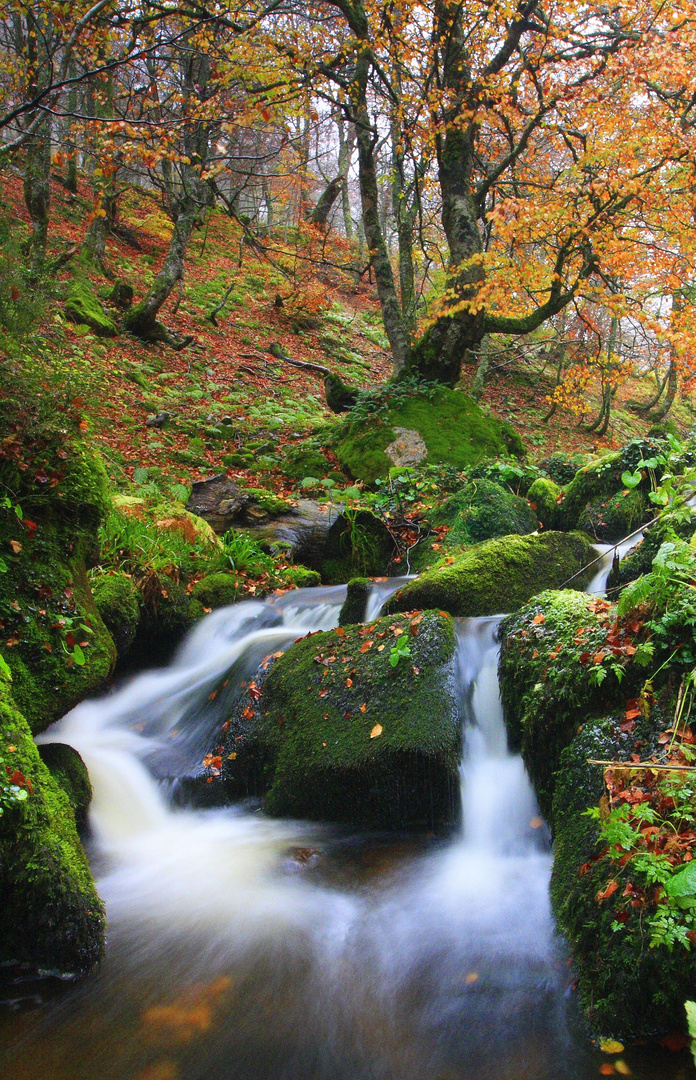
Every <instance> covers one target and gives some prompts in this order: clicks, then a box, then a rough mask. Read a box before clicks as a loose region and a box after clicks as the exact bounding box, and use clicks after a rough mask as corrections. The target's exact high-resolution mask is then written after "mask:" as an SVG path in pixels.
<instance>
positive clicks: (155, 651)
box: [133, 575, 216, 663]
mask: <svg viewBox="0 0 696 1080" xmlns="http://www.w3.org/2000/svg"><path fill="white" fill-rule="evenodd" d="M214 576H216V575H214ZM160 585H161V587H162V588H161V591H158V592H156V593H154V594H153V595H152V596H151V597H150V599H149V601H148V603H147V604H146V605H145V606H144V607H143V610H142V615H141V619H140V623H139V624H138V632H137V634H136V635H135V642H134V644H133V652H134V654H137V656H138V658H139V660H140V662H141V663H144V662H147V663H166V662H167V661H168V660H169V658H170V657H171V655H172V653H173V651H174V649H175V648H176V646H177V645H178V644H179V642H180V641H181V639H182V637H183V636H184V634H185V633H186V631H187V630H189V629H190V628H191V626H192V625H193V623H194V622H195V620H196V619H197V618H200V616H201V614H202V612H201V608H200V606H199V605H200V601H196V602H194V601H193V600H192V598H191V597H190V596H189V595H188V593H187V592H186V589H185V588H184V587H183V585H180V584H179V583H178V582H176V581H174V580H173V579H172V578H166V579H165V578H162V579H161V581H160Z"/></svg>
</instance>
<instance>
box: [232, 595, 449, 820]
mask: <svg viewBox="0 0 696 1080" xmlns="http://www.w3.org/2000/svg"><path fill="white" fill-rule="evenodd" d="M399 642H401V645H400V646H399ZM404 643H406V646H407V647H405V646H404ZM396 652H398V653H399V654H400V656H399V658H398V659H397V661H396V663H393V658H394V655H395V653H396ZM454 661H455V633H454V625H453V622H452V620H451V619H450V618H449V617H448V616H446V615H443V614H440V613H438V612H425V613H423V614H422V615H418V616H415V617H414V616H410V617H405V616H396V617H393V618H386V619H378V620H377V621H376V622H374V623H372V624H369V625H367V626H351V627H347V628H339V630H338V631H334V630H331V631H328V632H322V633H316V634H311V635H309V636H307V637H306V638H303V639H302V640H300V641H298V642H296V643H295V644H294V645H292V646H291V647H290V648H289V649H288V650H287V652H286V653H285V654H284V655H283V656H282V657H281V658H280V659H279V660H277V661H276V663H275V664H273V666H272V667H271V668H270V671H269V672H268V674H267V676H266V677H265V681H263V683H262V685H261V694H260V698H259V697H258V690H255V691H254V694H253V695H252V696H250V700H249V703H248V704H246V703H245V704H244V708H243V711H242V713H241V717H242V719H241V721H240V723H241V724H242V727H241V728H240V730H239V731H238V730H237V727H235V725H234V724H233V725H232V727H231V728H230V730H229V731H228V733H227V735H226V736H225V738H226V739H227V740H228V741H227V742H226V743H225V744H224V751H223V754H222V756H221V768H222V777H221V781H220V782H221V783H222V785H223V786H224V785H226V784H229V785H230V787H231V789H232V790H235V791H237V792H239V793H242V792H243V791H244V790H246V788H247V787H248V785H249V783H250V779H249V777H250V775H251V774H252V773H253V770H254V768H255V767H256V768H257V769H258V766H259V763H260V762H263V774H262V775H263V779H264V787H265V789H266V797H265V808H266V810H267V811H268V812H269V813H271V814H278V815H290V816H293V817H303V818H309V819H312V820H327V821H337V822H341V823H344V824H349V825H354V826H358V827H361V828H370V829H401V828H425V829H429V830H439V831H441V830H445V829H449V828H450V827H451V826H452V825H453V824H454V823H455V822H456V820H457V817H458V814H459V759H460V754H461V720H460V716H459V712H458V706H457V697H456V690H455V685H454V678H453V671H454ZM257 682H260V680H259V679H257ZM228 747H229V748H232V754H233V757H232V759H230V758H229V757H228V755H227V749H228ZM258 775H259V773H258V771H257V773H256V776H257V777H258Z"/></svg>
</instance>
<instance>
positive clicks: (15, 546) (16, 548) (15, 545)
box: [10, 540, 22, 555]
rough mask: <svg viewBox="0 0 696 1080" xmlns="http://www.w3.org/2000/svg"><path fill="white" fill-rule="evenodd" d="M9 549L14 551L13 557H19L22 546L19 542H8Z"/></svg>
mask: <svg viewBox="0 0 696 1080" xmlns="http://www.w3.org/2000/svg"><path fill="white" fill-rule="evenodd" d="M10 547H11V548H12V550H13V551H14V553H15V555H19V553H20V551H21V550H22V545H21V544H20V542H19V540H10Z"/></svg>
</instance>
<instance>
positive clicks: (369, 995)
mask: <svg viewBox="0 0 696 1080" xmlns="http://www.w3.org/2000/svg"><path fill="white" fill-rule="evenodd" d="M398 584H399V582H398V581H396V580H392V581H389V582H381V583H377V584H376V585H375V587H374V589H373V593H372V596H371V598H370V603H369V606H368V615H369V617H370V618H372V617H374V616H375V615H376V614H377V613H378V610H379V607H380V606H381V604H382V603H383V602H384V600H385V599H386V596H387V595H389V593H390V592H391V591H393V590H394V588H396V587H398ZM344 595H345V589H344V588H343V587H337V588H333V589H326V588H320V589H312V590H298V591H297V592H294V593H291V594H288V595H286V596H284V597H283V598H281V599H273V600H270V601H267V602H264V603H260V602H258V603H243V604H238V605H235V606H234V607H232V608H225V609H223V610H220V611H217V612H215V613H214V614H212V615H209V616H208V617H207V618H206V619H205V620H203V621H202V622H201V623H200V624H199V626H197V627H196V628H195V630H194V631H193V632H192V633H191V634H190V636H189V637H188V638H187V640H186V641H185V642H184V644H183V645H182V647H181V649H180V651H179V653H178V655H177V656H176V657H175V659H174V661H173V663H172V664H171V665H170V667H168V668H166V669H163V670H161V671H153V672H148V673H146V674H143V675H140V676H138V677H136V678H135V679H133V680H132V681H131V682H130V683H128V684H127V685H126V686H124V687H123V688H121V689H120V690H118V691H117V692H115V693H113V694H112V695H110V696H108V697H106V698H103V699H100V700H94V701H87V702H84V703H83V704H81V705H80V706H78V707H77V708H76V709H75V710H73V712H72V713H70V714H68V716H67V717H65V718H64V719H63V720H62V721H61V722H60V723H59V724H58V725H55V726H54V727H53V728H52V729H51V730H50V731H49V732H47V733H46V735H45V736H44V739H45V741H56V740H58V741H61V740H62V741H65V742H68V743H70V744H71V745H73V746H74V747H76V749H78V750H79V751H80V753H81V754H82V756H83V758H84V759H85V761H86V763H87V765H88V768H89V772H90V776H91V778H92V782H93V786H94V801H93V804H92V809H91V826H92V841H91V850H90V856H91V859H92V864H93V867H94V870H95V874H96V877H97V882H98V888H99V892H100V895H101V896H102V898H103V899H104V901H105V904H106V909H107V915H108V948H107V957H106V960H105V961H104V963H103V964H102V966H101V968H100V969H99V970H98V971H97V973H96V974H94V975H93V976H91V977H90V978H89V979H87V980H85V981H84V982H82V983H80V984H76V985H74V986H72V987H69V988H67V989H66V988H65V987H59V988H52V987H51V985H50V982H47V981H46V980H44V981H43V982H36V983H32V982H26V983H17V982H15V983H13V984H12V985H11V986H10V988H9V990H8V991H7V992H6V994H5V997H6V999H7V1000H6V1002H5V1004H6V1008H5V1009H4V1010H0V1015H1V1017H2V1018H1V1019H0V1046H1V1047H2V1049H1V1050H0V1065H3V1064H4V1069H0V1075H1V1076H3V1077H5V1076H7V1077H8V1078H9V1077H10V1076H11V1077H12V1080H96V1078H98V1080H589V1078H590V1077H596V1076H599V1075H600V1073H599V1068H600V1066H601V1065H602V1063H603V1062H606V1061H607V1058H606V1057H604V1056H603V1055H602V1054H601V1053H600V1052H599V1051H598V1050H596V1049H595V1048H594V1047H593V1046H592V1045H591V1044H590V1043H589V1041H587V1039H586V1038H585V1037H584V1036H583V1034H582V1031H581V1029H580V1027H579V1025H578V1024H577V1022H576V1019H575V1017H574V1010H573V1002H572V993H571V991H570V983H571V979H572V974H571V972H570V970H569V968H568V963H567V958H566V955H565V952H564V950H563V947H562V944H561V943H560V942H559V941H558V940H557V938H556V937H555V935H554V930H553V923H552V918H551V913H550V908H549V900H548V880H549V874H550V866H551V856H550V851H549V844H548V836H547V834H546V830H545V827H544V825H543V822H542V821H541V820H540V818H539V817H538V811H537V809H536V806H535V801H534V796H533V792H532V790H531V787H530V784H529V781H528V779H527V776H526V773H525V771H524V767H523V765H522V761H521V759H520V758H519V757H518V756H515V755H511V754H509V753H508V750H507V743H506V738H505V726H504V721H503V716H502V711H501V706H500V701H499V696H498V685H497V674H496V667H497V653H498V648H497V645H496V640H495V639H496V630H497V625H498V622H499V619H497V618H488V619H467V620H459V622H458V639H459V647H458V653H457V658H456V676H455V677H456V680H457V687H458V692H459V701H460V707H461V714H462V720H463V723H464V725H465V728H464V732H465V739H464V743H465V752H464V758H463V764H462V808H463V824H462V828H461V832H460V833H459V835H458V836H457V837H455V838H453V839H450V840H448V841H442V840H434V839H432V838H430V839H429V838H424V837H413V836H398V837H394V836H372V837H365V836H355V835H352V834H351V833H350V832H349V831H347V830H345V829H336V828H331V827H328V826H326V827H323V826H317V825H308V824H306V823H303V822H293V821H278V820H269V819H267V818H265V817H264V816H263V815H262V814H261V813H260V812H258V811H257V810H255V809H254V808H253V807H246V808H244V807H241V808H240V807H233V808H228V809H224V810H191V809H181V808H176V807H175V806H174V805H173V804H172V803H171V801H170V800H169V799H168V797H167V796H168V793H169V794H170V793H171V789H172V780H171V778H172V777H174V776H177V775H179V776H180V775H184V774H187V773H190V772H192V771H195V768H196V767H197V765H198V763H199V762H200V760H201V758H202V756H203V754H204V753H205V751H206V750H207V749H208V748H209V745H210V742H211V739H212V738H213V737H214V733H215V732H217V730H218V729H219V725H220V722H221V719H222V713H221V710H224V709H225V708H226V707H227V706H228V704H229V701H227V703H222V704H221V703H220V702H219V701H218V699H217V698H216V699H215V702H214V703H211V702H210V701H209V698H208V696H209V693H210V688H211V687H212V686H214V685H218V684H219V682H220V679H221V677H222V676H223V673H225V675H224V677H225V678H226V679H227V680H228V686H227V693H228V695H231V696H233V695H234V693H235V691H236V690H238V689H239V685H240V683H241V682H242V681H243V680H244V679H246V678H248V677H249V676H250V674H251V673H252V672H253V671H254V670H255V669H256V668H257V667H258V665H259V663H260V662H261V660H262V659H263V657H265V656H266V655H267V654H269V653H271V652H274V651H277V650H278V649H282V648H285V647H287V645H288V644H289V643H291V642H292V641H293V640H295V639H296V638H297V637H298V636H300V635H302V634H304V633H306V632H307V631H308V630H316V629H328V628H330V627H332V626H335V625H336V622H337V619H338V612H339V609H340V604H341V603H342V600H343V598H344ZM622 1060H624V1062H625V1067H626V1068H629V1069H630V1071H631V1075H633V1076H635V1077H638V1078H643V1080H658V1078H660V1080H662V1078H667V1077H673V1078H675V1080H677V1078H679V1080H687V1078H689V1080H693V1077H694V1075H696V1074H694V1072H693V1071H692V1070H691V1069H690V1067H689V1065H688V1063H687V1062H686V1061H685V1059H684V1058H683V1057H681V1056H680V1057H676V1056H675V1057H674V1058H671V1059H669V1060H668V1061H666V1062H665V1060H664V1059H663V1058H661V1057H658V1058H656V1059H655V1060H652V1059H651V1058H650V1057H649V1056H648V1057H646V1053H645V1051H636V1052H631V1051H627V1053H626V1054H625V1055H624V1058H623V1059H622Z"/></svg>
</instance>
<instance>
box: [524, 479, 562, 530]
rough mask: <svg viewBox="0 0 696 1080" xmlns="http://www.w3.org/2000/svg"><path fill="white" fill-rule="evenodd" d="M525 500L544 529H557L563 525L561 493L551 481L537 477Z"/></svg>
mask: <svg viewBox="0 0 696 1080" xmlns="http://www.w3.org/2000/svg"><path fill="white" fill-rule="evenodd" d="M527 498H528V499H529V502H530V503H531V505H532V508H533V509H534V511H535V513H536V516H537V517H538V519H539V521H540V522H541V524H542V525H543V526H544V528H545V529H559V528H561V526H562V524H563V511H562V510H561V505H560V504H561V502H562V501H563V492H562V490H561V488H560V487H559V486H558V484H555V483H554V482H553V480H548V479H547V478H546V477H544V476H540V477H538V478H537V479H536V480H535V481H534V483H533V484H532V485H531V486H530V488H529V491H528V492H527Z"/></svg>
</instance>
